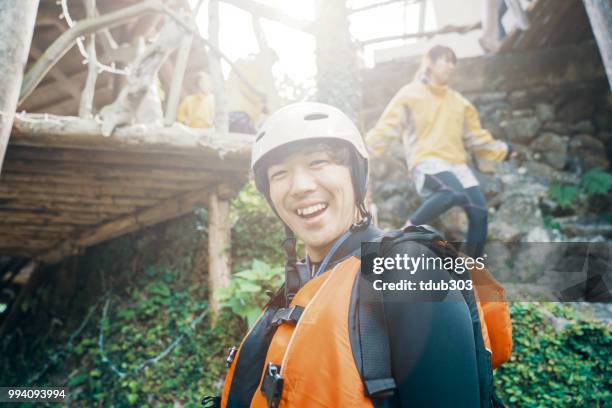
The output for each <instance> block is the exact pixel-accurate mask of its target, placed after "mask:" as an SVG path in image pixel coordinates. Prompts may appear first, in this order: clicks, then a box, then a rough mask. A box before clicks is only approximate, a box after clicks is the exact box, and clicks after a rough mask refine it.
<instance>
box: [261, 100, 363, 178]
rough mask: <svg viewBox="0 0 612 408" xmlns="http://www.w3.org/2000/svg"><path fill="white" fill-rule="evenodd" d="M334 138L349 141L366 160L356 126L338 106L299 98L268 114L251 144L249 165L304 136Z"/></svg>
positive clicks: (307, 137) (305, 137) (306, 137)
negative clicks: (304, 100) (301, 100)
mask: <svg viewBox="0 0 612 408" xmlns="http://www.w3.org/2000/svg"><path fill="white" fill-rule="evenodd" d="M327 138H330V139H338V140H343V141H345V142H347V143H349V144H350V145H352V146H353V147H354V148H355V150H356V151H357V153H359V155H360V156H361V157H362V158H363V159H365V160H367V159H368V152H367V150H366V148H365V145H364V143H363V139H362V137H361V134H360V133H359V130H358V129H357V127H356V126H355V124H353V121H351V119H349V118H348V116H346V115H345V114H344V113H342V112H341V111H340V110H339V109H337V108H334V107H333V106H330V105H326V104H323V103H316V102H299V103H294V104H291V105H288V106H285V107H284V108H282V109H279V110H278V111H276V112H275V113H274V114H272V115H271V116H270V117H269V118H268V119H267V120H266V121H265V123H264V124H263V126H262V127H261V129H260V131H259V133H258V134H257V137H256V139H255V144H254V145H253V151H252V154H251V169H255V167H256V166H257V163H258V162H259V161H260V160H261V159H262V158H263V157H264V156H265V155H267V154H268V153H270V152H272V151H273V150H274V149H276V148H278V147H281V146H285V145H288V144H290V143H293V142H297V141H301V140H306V139H327Z"/></svg>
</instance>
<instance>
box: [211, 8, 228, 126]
mask: <svg viewBox="0 0 612 408" xmlns="http://www.w3.org/2000/svg"><path fill="white" fill-rule="evenodd" d="M208 38H209V43H210V45H211V46H212V47H213V48H216V49H218V48H219V1H218V0H210V1H209V2H208ZM208 69H209V70H210V80H211V85H212V92H213V96H214V97H215V120H214V124H215V129H216V131H218V132H227V131H228V129H229V118H228V114H229V112H228V111H227V98H226V95H225V80H224V79H223V72H222V71H221V58H220V56H219V55H217V54H213V53H209V56H208Z"/></svg>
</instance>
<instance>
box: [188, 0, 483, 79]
mask: <svg viewBox="0 0 612 408" xmlns="http://www.w3.org/2000/svg"><path fill="white" fill-rule="evenodd" d="M191 1H192V3H195V2H196V0H191ZM255 1H256V2H258V3H261V4H266V5H269V6H274V7H276V8H279V9H281V10H283V11H284V12H285V13H286V14H288V15H290V16H292V17H295V18H299V19H302V20H314V18H315V1H317V0H255ZM318 1H325V0H318ZM381 1H383V0H347V6H348V7H349V8H358V7H363V6H366V5H369V4H374V3H380V2H381ZM482 1H484V0H426V2H425V3H426V6H425V7H426V9H425V10H426V11H425V22H424V30H425V31H431V30H436V29H438V28H440V27H442V26H444V25H447V24H455V25H465V24H472V23H475V22H478V21H479V20H480V17H481V7H482ZM413 2H414V0H405V1H404V2H402V1H400V2H396V3H394V4H389V5H386V6H383V7H379V8H375V9H370V10H368V11H364V12H359V13H353V14H351V17H350V32H351V35H352V36H353V37H354V38H355V39H356V40H367V39H371V38H380V37H385V36H393V35H400V34H403V33H411V32H416V31H417V30H418V26H419V15H420V12H419V11H420V10H419V7H420V6H419V5H418V4H410V3H413ZM204 4H205V5H206V3H204ZM219 14H220V33H219V36H220V47H221V50H222V51H223V52H224V53H225V54H226V55H227V56H228V57H229V58H230V59H231V60H236V59H238V58H241V57H244V56H247V55H248V54H250V53H256V52H257V51H258V46H257V41H256V40H255V36H254V34H253V30H252V26H251V16H250V14H249V13H247V12H245V11H243V10H241V9H239V8H237V7H234V6H232V5H230V4H226V3H224V2H223V1H221V2H220V10H219ZM197 21H198V26H199V28H200V31H201V32H202V34H203V35H204V36H206V37H207V36H208V34H207V30H208V28H207V26H208V24H207V10H206V6H204V7H202V10H200V13H199V15H198V18H197ZM261 24H262V28H263V30H264V32H265V34H266V37H267V41H268V44H269V46H270V47H271V48H273V49H274V50H276V52H277V54H278V56H279V62H278V63H277V64H276V65H275V67H274V74H275V76H276V77H279V76H281V75H287V76H288V77H290V78H291V79H293V80H294V81H297V82H301V81H306V80H308V79H312V78H314V76H315V75H316V64H315V41H314V37H313V36H311V35H310V34H306V33H303V32H301V31H298V30H295V29H292V28H289V27H287V26H285V25H282V24H280V23H276V22H274V21H269V20H265V19H262V20H261ZM479 36H480V30H478V31H475V32H472V33H469V34H466V35H459V34H451V35H445V36H438V37H435V38H434V39H433V40H432V41H429V42H428V41H423V40H396V41H388V42H383V43H377V44H374V45H371V46H367V47H365V48H364V49H363V51H362V52H361V53H360V55H361V57H362V58H363V60H364V65H365V66H367V67H372V66H373V65H374V63H375V61H378V62H382V61H385V60H389V59H393V58H401V57H405V56H408V55H417V54H422V53H423V52H424V51H425V50H426V49H427V48H429V47H430V46H431V45H433V44H437V43H444V44H446V45H449V46H451V47H453V48H454V49H455V51H456V52H457V54H458V56H459V57H460V58H461V57H467V56H474V55H479V54H482V50H481V49H480V47H479V46H478V37H479ZM223 68H224V73H225V75H226V76H227V75H228V73H229V66H228V65H227V64H224V67H223Z"/></svg>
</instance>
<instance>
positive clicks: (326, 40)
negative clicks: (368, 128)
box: [316, 0, 361, 121]
mask: <svg viewBox="0 0 612 408" xmlns="http://www.w3.org/2000/svg"><path fill="white" fill-rule="evenodd" d="M345 3H346V2H345V0H324V1H323V0H319V1H318V2H317V22H318V23H317V26H316V43H317V46H316V47H317V89H318V100H319V101H320V102H324V103H328V104H330V105H334V106H336V107H337V108H339V109H340V110H342V111H343V112H344V113H346V114H347V115H348V116H349V117H350V118H351V119H353V120H354V121H357V119H358V118H359V112H360V109H361V86H360V81H359V61H358V59H357V53H356V50H355V46H354V44H353V43H352V41H351V36H350V33H349V21H348V13H347V11H348V10H347V8H346V4H345Z"/></svg>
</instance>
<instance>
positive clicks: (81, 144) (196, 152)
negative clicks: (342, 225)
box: [11, 114, 253, 172]
mask: <svg viewBox="0 0 612 408" xmlns="http://www.w3.org/2000/svg"><path fill="white" fill-rule="evenodd" d="M11 143H12V144H15V145H20V146H37V147H49V146H53V147H65V148H75V149H86V150H92V149H106V150H111V151H123V152H129V151H139V152H141V153H159V154H167V153H168V152H169V151H171V152H172V153H175V154H181V155H184V156H191V157H196V158H198V159H199V160H201V161H202V162H207V163H209V164H210V166H211V167H210V168H211V169H212V168H216V169H230V170H234V171H237V172H246V171H248V169H249V158H250V153H251V144H252V143H253V137H252V135H244V134H240V133H226V132H221V131H218V130H217V131H213V130H211V129H191V128H188V127H186V126H183V125H181V124H178V123H177V124H174V125H172V126H168V127H164V126H145V125H135V126H126V127H121V128H117V129H116V130H115V132H114V133H113V135H112V136H111V137H108V138H105V137H103V135H102V129H101V125H100V123H98V122H96V121H95V120H91V119H82V118H76V117H62V116H54V115H44V114H26V115H17V116H16V118H15V123H14V125H13V137H12V140H11Z"/></svg>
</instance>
